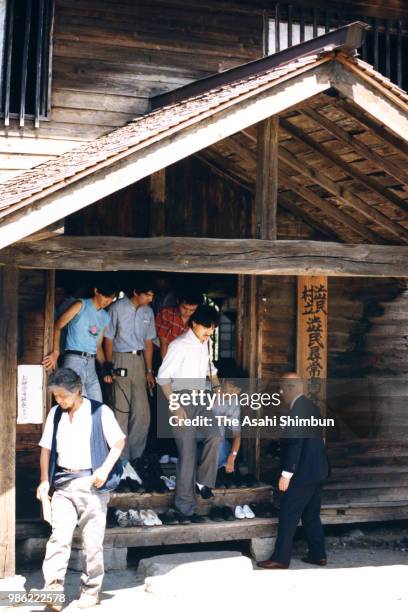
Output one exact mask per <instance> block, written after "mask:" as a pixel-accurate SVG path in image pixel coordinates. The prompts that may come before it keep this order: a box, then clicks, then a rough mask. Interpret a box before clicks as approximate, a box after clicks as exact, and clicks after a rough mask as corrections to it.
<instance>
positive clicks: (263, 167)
mask: <svg viewBox="0 0 408 612" xmlns="http://www.w3.org/2000/svg"><path fill="white" fill-rule="evenodd" d="M278 145H279V117H278V116H275V117H269V118H268V119H265V120H264V121H261V122H260V123H259V124H258V152H257V167H256V189H255V218H254V224H255V227H254V228H253V232H252V235H253V238H261V239H263V240H276V232H277V228H276V212H277V207H278Z"/></svg>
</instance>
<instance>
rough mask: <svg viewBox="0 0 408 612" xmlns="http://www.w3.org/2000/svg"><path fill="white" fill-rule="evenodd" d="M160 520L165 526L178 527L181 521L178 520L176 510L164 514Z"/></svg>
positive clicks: (172, 509)
mask: <svg viewBox="0 0 408 612" xmlns="http://www.w3.org/2000/svg"><path fill="white" fill-rule="evenodd" d="M159 519H160V520H161V522H162V523H163V525H178V524H179V521H178V518H177V512H176V511H175V510H174V508H170V509H169V510H167V512H164V513H163V514H159Z"/></svg>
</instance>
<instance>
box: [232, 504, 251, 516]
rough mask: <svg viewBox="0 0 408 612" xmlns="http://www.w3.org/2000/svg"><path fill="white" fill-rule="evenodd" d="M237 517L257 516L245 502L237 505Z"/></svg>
mask: <svg viewBox="0 0 408 612" xmlns="http://www.w3.org/2000/svg"><path fill="white" fill-rule="evenodd" d="M235 518H237V519H253V518H255V514H254V512H253V511H252V510H251V508H250V507H249V506H248V504H245V505H244V506H236V508H235Z"/></svg>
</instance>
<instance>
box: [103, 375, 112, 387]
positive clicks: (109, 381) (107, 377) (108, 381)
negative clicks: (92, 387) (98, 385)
mask: <svg viewBox="0 0 408 612" xmlns="http://www.w3.org/2000/svg"><path fill="white" fill-rule="evenodd" d="M113 378H114V377H113V376H104V377H103V382H106V383H107V384H108V385H111V384H112V383H113Z"/></svg>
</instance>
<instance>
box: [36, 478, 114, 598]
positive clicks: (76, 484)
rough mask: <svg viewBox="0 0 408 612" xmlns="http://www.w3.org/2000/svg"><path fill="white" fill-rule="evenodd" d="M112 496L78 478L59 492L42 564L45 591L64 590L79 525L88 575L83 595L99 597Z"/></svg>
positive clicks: (88, 480) (53, 504)
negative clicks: (108, 510) (108, 508)
mask: <svg viewBox="0 0 408 612" xmlns="http://www.w3.org/2000/svg"><path fill="white" fill-rule="evenodd" d="M108 501H109V493H100V492H98V490H97V489H96V488H95V487H94V486H92V484H91V476H85V477H83V478H75V479H74V480H70V481H69V482H67V483H65V484H63V485H62V486H61V487H60V488H58V489H57V490H56V491H55V493H54V495H53V496H52V500H51V513H52V533H51V537H50V539H49V540H48V543H47V548H46V551H45V559H44V563H43V574H44V580H45V587H44V588H45V589H46V590H47V589H48V590H55V589H59V588H60V589H62V588H63V586H64V579H65V574H66V571H67V567H68V562H69V557H70V554H71V545H72V536H73V534H74V529H75V527H76V526H77V525H78V527H79V530H80V532H81V536H82V546H83V549H82V550H83V554H84V558H85V571H84V573H83V574H82V575H81V587H82V591H86V592H87V593H89V594H90V595H97V594H98V593H99V591H100V590H101V587H102V580H103V575H104V567H103V538H104V535H105V527H106V512H107V506H108Z"/></svg>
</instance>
